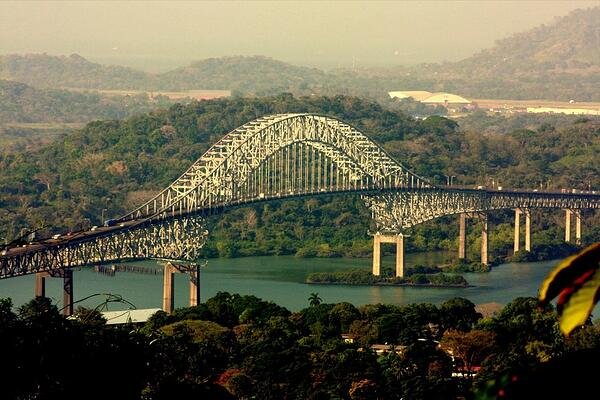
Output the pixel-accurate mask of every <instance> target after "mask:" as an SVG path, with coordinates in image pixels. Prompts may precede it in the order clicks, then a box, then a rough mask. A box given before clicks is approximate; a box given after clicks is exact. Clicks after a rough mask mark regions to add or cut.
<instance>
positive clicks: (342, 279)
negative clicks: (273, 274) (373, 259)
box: [306, 266, 470, 287]
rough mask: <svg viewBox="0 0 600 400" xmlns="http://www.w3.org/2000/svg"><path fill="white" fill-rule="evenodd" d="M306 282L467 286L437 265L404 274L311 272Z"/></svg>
mask: <svg viewBox="0 0 600 400" xmlns="http://www.w3.org/2000/svg"><path fill="white" fill-rule="evenodd" d="M306 283H308V284H325V285H373V286H427V287H468V286H470V285H469V283H468V282H467V280H466V279H465V278H464V277H463V276H462V275H455V274H445V273H442V272H440V269H439V268H438V267H426V266H416V267H414V268H411V269H409V270H408V271H407V274H406V276H404V277H396V276H393V272H392V270H384V271H383V273H382V274H381V276H375V275H373V274H372V273H371V271H369V270H365V269H351V270H347V271H334V272H313V273H311V274H309V275H308V277H307V278H306Z"/></svg>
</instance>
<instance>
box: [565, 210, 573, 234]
mask: <svg viewBox="0 0 600 400" xmlns="http://www.w3.org/2000/svg"><path fill="white" fill-rule="evenodd" d="M571 213H572V211H571V210H569V209H566V210H565V242H570V241H571Z"/></svg>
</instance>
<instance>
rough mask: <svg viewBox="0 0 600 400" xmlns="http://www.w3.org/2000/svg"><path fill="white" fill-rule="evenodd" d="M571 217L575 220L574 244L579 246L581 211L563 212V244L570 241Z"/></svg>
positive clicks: (569, 210) (568, 210)
mask: <svg viewBox="0 0 600 400" xmlns="http://www.w3.org/2000/svg"><path fill="white" fill-rule="evenodd" d="M571 216H573V217H574V218H575V243H576V244H577V245H580V244H581V210H571V209H566V210H565V242H570V241H571Z"/></svg>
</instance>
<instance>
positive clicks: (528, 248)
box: [525, 208, 531, 251]
mask: <svg viewBox="0 0 600 400" xmlns="http://www.w3.org/2000/svg"><path fill="white" fill-rule="evenodd" d="M525 251H531V210H530V209H528V208H527V209H525Z"/></svg>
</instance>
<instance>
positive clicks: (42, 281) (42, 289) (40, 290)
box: [35, 272, 50, 297]
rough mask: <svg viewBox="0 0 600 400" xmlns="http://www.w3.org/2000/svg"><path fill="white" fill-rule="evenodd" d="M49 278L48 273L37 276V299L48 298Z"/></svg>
mask: <svg viewBox="0 0 600 400" xmlns="http://www.w3.org/2000/svg"><path fill="white" fill-rule="evenodd" d="M49 276H50V274H48V273H47V272H38V273H36V274H35V297H46V278H47V277H49Z"/></svg>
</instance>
